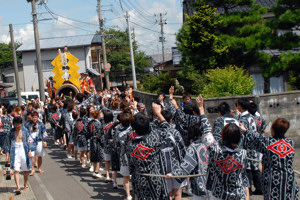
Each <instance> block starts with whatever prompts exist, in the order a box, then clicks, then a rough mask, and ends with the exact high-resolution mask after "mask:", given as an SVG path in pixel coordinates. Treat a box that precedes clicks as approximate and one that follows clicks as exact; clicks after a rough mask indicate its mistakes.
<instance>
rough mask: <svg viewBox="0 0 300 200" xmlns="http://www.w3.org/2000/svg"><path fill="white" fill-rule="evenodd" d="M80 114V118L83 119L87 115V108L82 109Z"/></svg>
mask: <svg viewBox="0 0 300 200" xmlns="http://www.w3.org/2000/svg"><path fill="white" fill-rule="evenodd" d="M79 113H80V114H79V117H80V118H82V117H83V116H84V115H85V114H86V110H85V108H83V107H81V108H80V111H79Z"/></svg>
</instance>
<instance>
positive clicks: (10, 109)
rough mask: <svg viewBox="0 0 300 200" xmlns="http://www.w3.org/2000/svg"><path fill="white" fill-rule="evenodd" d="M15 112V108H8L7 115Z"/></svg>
mask: <svg viewBox="0 0 300 200" xmlns="http://www.w3.org/2000/svg"><path fill="white" fill-rule="evenodd" d="M13 110H14V107H13V106H12V105H10V106H8V108H7V114H10V113H11V112H12V111H13Z"/></svg>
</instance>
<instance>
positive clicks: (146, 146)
mask: <svg viewBox="0 0 300 200" xmlns="http://www.w3.org/2000/svg"><path fill="white" fill-rule="evenodd" d="M168 128H169V124H168V123H167V122H166V121H163V122H161V123H160V125H159V127H158V128H157V129H155V130H152V131H151V132H150V133H149V134H147V135H144V136H136V137H133V136H132V137H131V138H132V139H131V140H130V142H129V143H128V145H127V148H126V153H127V157H128V158H129V170H130V174H132V183H133V188H134V193H135V194H136V195H137V197H138V199H139V200H144V199H147V200H158V199H159V200H166V199H170V197H169V193H168V190H167V186H166V181H165V178H160V177H149V176H143V175H140V174H144V173H147V174H166V173H165V171H164V166H163V165H164V160H163V158H162V155H161V149H160V148H161V145H162V142H163V140H164V139H165V138H166V136H167V134H166V132H167V130H168Z"/></svg>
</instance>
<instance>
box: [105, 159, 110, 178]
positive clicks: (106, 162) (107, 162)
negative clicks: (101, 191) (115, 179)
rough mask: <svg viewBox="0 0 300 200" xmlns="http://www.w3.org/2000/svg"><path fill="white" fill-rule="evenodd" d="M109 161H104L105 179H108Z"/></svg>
mask: <svg viewBox="0 0 300 200" xmlns="http://www.w3.org/2000/svg"><path fill="white" fill-rule="evenodd" d="M109 168H110V161H105V170H106V178H107V179H109Z"/></svg>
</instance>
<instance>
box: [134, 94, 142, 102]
mask: <svg viewBox="0 0 300 200" xmlns="http://www.w3.org/2000/svg"><path fill="white" fill-rule="evenodd" d="M133 98H134V100H135V101H136V102H138V103H139V102H140V100H141V99H140V96H137V95H136V96H133Z"/></svg>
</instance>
